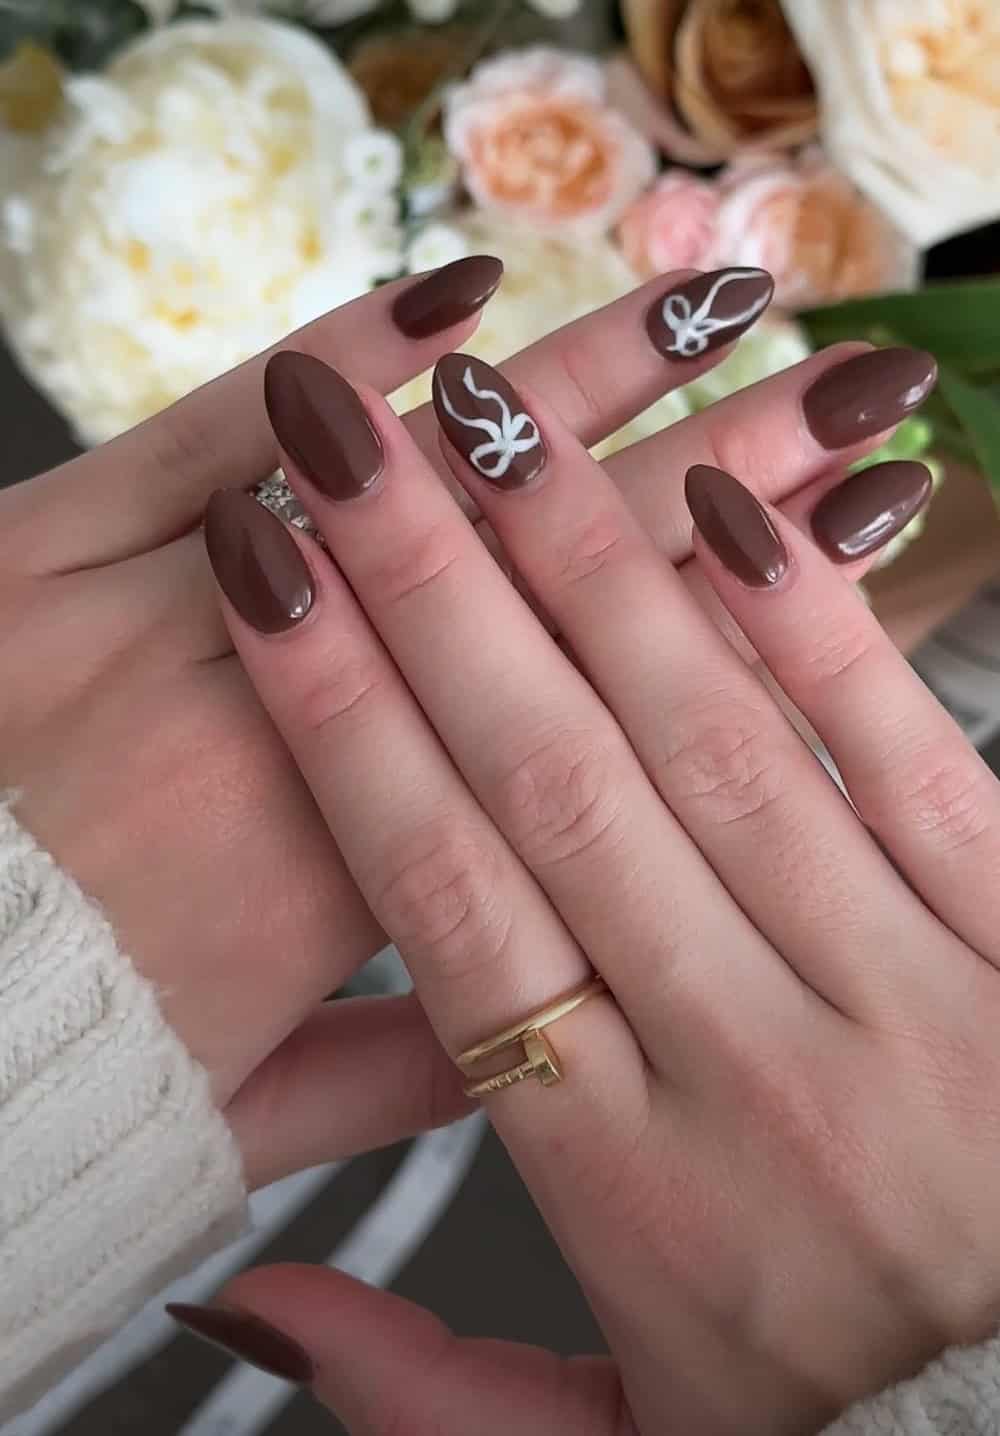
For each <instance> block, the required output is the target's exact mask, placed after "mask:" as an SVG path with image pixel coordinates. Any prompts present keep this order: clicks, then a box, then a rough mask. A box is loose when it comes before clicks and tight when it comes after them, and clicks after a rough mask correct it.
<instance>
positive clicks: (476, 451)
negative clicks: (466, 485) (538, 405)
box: [433, 354, 546, 489]
mask: <svg viewBox="0 0 1000 1436" xmlns="http://www.w3.org/2000/svg"><path fill="white" fill-rule="evenodd" d="M433 396H434V408H435V411H436V413H437V416H438V422H439V423H440V425H441V427H442V429H443V430H444V432H445V433H446V434H447V436H448V438H449V439H450V440H451V442H452V444H454V446H455V448H456V449H457V450H458V452H459V453H460V454H461V455H462V457H463V458H464V459H466V460H467V461H468V463H470V464H471V465H472V467H473V468H474V469H475V470H476V472H477V473H478V474H481V475H482V477H483V478H484V479H488V480H489V482H490V483H491V484H494V485H495V486H496V487H497V488H498V489H519V488H520V487H521V486H522V485H523V484H526V483H528V482H529V481H530V480H531V479H533V478H534V477H535V475H536V474H537V473H538V472H539V471H540V470H541V468H542V466H543V464H544V463H545V459H546V450H545V445H544V443H543V442H542V436H541V433H540V432H539V428H538V425H537V424H536V423H535V421H534V419H533V418H532V417H531V415H530V414H529V413H528V412H527V410H526V409H525V407H524V404H523V403H522V401H521V400H520V399H519V398H518V395H517V391H516V390H515V389H513V388H512V387H511V386H510V384H508V383H507V380H506V379H505V378H504V377H503V375H502V374H501V373H500V372H499V371H498V370H497V369H493V368H491V367H490V365H489V364H484V363H483V362H482V360H481V359H473V358H472V356H471V355H470V354H446V355H445V356H444V358H443V359H439V360H438V363H437V368H436V369H435V370H434V384H433Z"/></svg>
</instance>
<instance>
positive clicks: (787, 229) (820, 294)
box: [715, 150, 919, 309]
mask: <svg viewBox="0 0 1000 1436" xmlns="http://www.w3.org/2000/svg"><path fill="white" fill-rule="evenodd" d="M717 183H718V184H719V188H720V192H721V196H722V198H721V203H720V206H719V213H718V227H717V239H716V244H717V248H716V254H715V260H716V263H718V264H720V265H721V264H736V265H746V266H748V267H755V268H759V269H767V270H769V271H770V273H771V274H773V275H774V281H775V301H776V303H778V304H779V305H781V306H782V307H784V308H788V309H803V308H806V307H807V306H809V305H813V304H824V303H828V302H832V301H834V300H838V299H848V298H851V297H853V296H858V295H863V294H877V293H881V292H884V291H886V290H899V289H912V288H913V287H914V285H915V284H916V282H917V277H918V270H919V255H918V252H917V250H916V248H915V247H914V245H913V244H911V243H910V241H909V239H907V238H905V237H904V236H903V235H902V234H900V232H899V231H898V230H897V229H895V228H894V227H893V225H892V224H890V222H889V221H888V220H887V219H886V218H885V216H884V215H883V214H882V212H881V210H879V209H878V208H876V206H875V205H873V204H872V203H871V201H870V200H868V199H866V197H865V196H864V195H863V194H861V193H860V192H859V191H858V190H857V189H856V188H855V187H854V185H853V184H852V183H851V182H850V180H848V179H846V178H845V177H844V176H843V175H842V174H840V172H839V171H838V170H835V169H833V168H832V167H831V166H830V165H829V164H828V163H827V162H826V161H825V159H824V158H823V156H822V155H821V154H820V152H819V151H818V150H809V151H806V152H804V153H803V154H801V155H800V156H798V157H796V158H793V157H785V158H783V157H777V156H775V157H773V158H767V157H760V158H756V159H751V158H744V159H743V160H741V161H737V162H735V163H734V164H732V165H731V166H730V167H729V169H728V170H727V171H725V172H724V173H723V174H722V175H721V176H720V178H719V180H718V181H717Z"/></svg>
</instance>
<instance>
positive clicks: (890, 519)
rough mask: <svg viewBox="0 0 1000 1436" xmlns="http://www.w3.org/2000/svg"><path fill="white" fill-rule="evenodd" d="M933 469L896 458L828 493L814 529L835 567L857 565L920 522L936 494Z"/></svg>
mask: <svg viewBox="0 0 1000 1436" xmlns="http://www.w3.org/2000/svg"><path fill="white" fill-rule="evenodd" d="M931 488H932V483H931V475H930V470H929V469H927V468H926V467H925V466H924V465H923V464H915V463H913V462H912V461H910V460H906V459H895V460H892V461H890V462H889V463H885V464H874V465H873V466H872V467H871V468H869V469H862V470H860V472H859V473H856V474H851V475H850V476H849V477H848V478H846V479H845V480H844V481H843V483H841V484H838V485H837V487H836V488H835V489H831V490H830V492H829V493H828V494H825V495H824V496H823V498H822V499H820V501H819V503H818V504H817V505H816V508H815V509H814V511H813V516H812V531H813V534H814V536H815V538H816V541H817V543H819V545H820V547H821V548H823V549H824V550H825V552H826V553H828V554H829V556H830V557H831V558H832V559H833V560H834V562H835V563H851V562H853V561H854V560H855V559H859V558H864V557H865V555H866V554H869V553H874V552H875V550H876V549H880V548H881V547H882V546H883V544H887V543H888V542H889V540H890V539H891V538H893V537H894V535H895V534H898V533H899V531H900V529H904V528H905V527H906V525H907V524H908V523H909V522H910V520H911V519H912V518H915V517H916V515H917V514H918V513H919V512H920V510H921V509H922V508H923V507H924V505H925V504H926V503H927V500H928V499H929V498H930V496H931Z"/></svg>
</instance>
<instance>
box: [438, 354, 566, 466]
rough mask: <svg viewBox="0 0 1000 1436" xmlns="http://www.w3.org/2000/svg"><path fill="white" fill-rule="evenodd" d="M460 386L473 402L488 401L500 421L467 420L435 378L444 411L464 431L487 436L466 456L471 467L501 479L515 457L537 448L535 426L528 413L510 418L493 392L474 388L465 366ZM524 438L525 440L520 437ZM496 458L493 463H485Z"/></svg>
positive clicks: (474, 384)
mask: <svg viewBox="0 0 1000 1436" xmlns="http://www.w3.org/2000/svg"><path fill="white" fill-rule="evenodd" d="M462 384H463V385H464V387H465V388H466V389H467V390H468V392H469V393H470V394H471V395H472V396H473V398H475V399H480V400H484V401H485V400H489V401H491V402H492V403H494V404H496V406H497V409H498V411H499V414H500V422H499V423H497V422H496V421H495V420H493V419H487V418H482V417H480V418H475V419H473V418H469V417H467V416H466V415H465V414H460V413H459V412H458V410H457V409H456V408H455V406H454V404H453V403H452V402H451V399H450V398H449V397H448V392H447V390H446V389H445V387H444V384H443V383H442V382H441V376H440V374H439V375H438V393H439V394H440V396H441V403H442V405H443V406H444V408H445V410H446V411H447V412H448V413H449V414H450V415H451V417H452V418H453V419H454V420H456V422H457V423H459V424H462V425H464V426H465V428H467V429H482V431H483V433H484V434H487V435H489V437H488V439H487V440H486V442H485V443H482V444H478V445H477V446H476V447H475V448H474V449H473V450H472V451H471V453H469V454H468V455H467V457H468V460H469V463H470V464H471V465H472V466H473V468H475V469H478V471H479V472H480V473H481V474H482V475H483V478H485V479H494V480H496V479H502V478H503V476H504V475H505V474H506V472H507V470H508V469H509V468H510V466H511V464H512V463H513V462H514V459H515V458H516V457H517V455H518V454H525V453H527V452H528V451H529V450H530V449H534V448H535V447H540V446H541V442H542V436H541V435H540V434H539V432H538V425H537V424H536V423H535V421H534V419H533V418H532V417H531V415H530V414H526V413H524V412H523V410H522V411H521V412H519V413H517V414H514V415H512V414H511V412H510V406H509V404H508V403H507V401H506V399H504V398H503V397H502V396H501V395H500V394H498V393H497V391H496V390H495V389H477V388H476V381H475V380H474V379H473V377H472V370H471V368H469V366H468V365H467V366H466V369H465V373H464V374H463V375H462ZM522 436H524V437H522ZM494 455H495V460H494V462H493V463H492V464H487V462H486V460H487V459H489V458H491V457H493V456H494Z"/></svg>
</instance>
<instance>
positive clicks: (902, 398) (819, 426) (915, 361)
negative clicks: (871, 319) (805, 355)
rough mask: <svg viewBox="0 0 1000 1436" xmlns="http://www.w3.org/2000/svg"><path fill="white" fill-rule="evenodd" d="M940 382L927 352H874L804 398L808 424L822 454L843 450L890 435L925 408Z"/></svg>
mask: <svg viewBox="0 0 1000 1436" xmlns="http://www.w3.org/2000/svg"><path fill="white" fill-rule="evenodd" d="M936 381H937V361H936V360H935V358H934V356H933V354H928V353H926V352H925V351H924V350H923V349H902V348H899V349H874V350H872V351H871V352H870V353H868V354H858V355H856V356H855V357H854V358H853V359H845V361H844V363H843V364H836V365H834V367H833V368H832V369H828V370H827V371H826V373H825V374H821V375H820V377H819V378H818V379H817V380H816V382H815V383H814V384H812V385H811V386H810V387H809V388H808V389H807V390H806V392H805V394H804V395H803V397H802V408H803V411H804V412H805V416H806V423H807V424H808V425H809V429H810V432H811V433H812V435H813V437H814V438H815V439H817V440H818V441H819V443H821V444H822V445H823V448H824V449H845V448H847V446H848V445H849V444H856V443H857V442H858V441H859V440H860V439H867V438H870V437H871V436H872V435H873V434H880V433H881V432H882V431H883V429H891V428H892V426H893V425H894V424H898V423H899V421H900V420H901V419H905V417H906V415H907V414H909V413H910V412H911V410H913V409H915V408H916V407H917V406H918V405H919V404H922V403H923V402H924V400H925V399H926V398H927V395H928V394H929V393H930V392H931V390H932V389H933V388H934V385H935V383H936Z"/></svg>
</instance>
